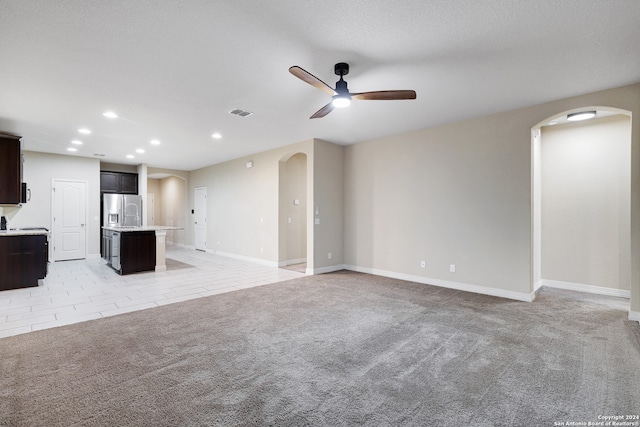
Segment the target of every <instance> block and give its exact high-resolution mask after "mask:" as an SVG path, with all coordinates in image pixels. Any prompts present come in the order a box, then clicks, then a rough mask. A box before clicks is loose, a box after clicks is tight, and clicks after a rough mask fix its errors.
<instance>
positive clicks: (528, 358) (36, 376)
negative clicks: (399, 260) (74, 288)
mask: <svg viewBox="0 0 640 427" xmlns="http://www.w3.org/2000/svg"><path fill="white" fill-rule="evenodd" d="M626 310H627V301H626V300H621V299H617V298H610V297H603V296H595V295H589V294H581V293H575V292H568V291H561V290H555V289H543V290H541V291H540V293H539V295H538V298H537V300H536V301H535V302H534V303H521V302H515V301H509V300H505V299H500V298H494V297H489V296H481V295H475V294H470V293H465V292H457V291H453V290H448V289H443V288H437V287H432V286H426V285H422V284H416V283H410V282H403V281H399V280H394V279H388V278H382V277H376V276H370V275H365V274H359V273H352V272H338V273H333V274H325V275H320V276H309V277H304V278H301V279H296V280H291V281H288V282H282V283H277V284H273V285H267V286H262V287H259V288H253V289H247V290H243V291H237V292H232V293H228V294H222V295H217V296H213V297H209V298H202V299H198V300H193V301H187V302H183V303H178V304H172V305H168V306H164V307H159V308H155V309H150V310H144V311H139V312H134V313H130V314H125V315H120V316H115V317H110V318H106V319H101V320H96V321H91V322H85V323H81V324H76V325H70V326H66V327H61V328H56V329H50V330H44V331H40V332H34V333H30V334H25V335H19V336H15V337H10V338H3V339H0V368H1V371H2V372H1V374H2V375H1V377H0V425H10V426H72V425H73V426H127V425H130V426H152V425H153V426H163V425H194V426H196V425H197V426H202V425H219V426H245V425H255V426H263V425H272V426H307V425H308V426H351V425H366V426H553V425H554V422H558V423H559V422H565V423H566V422H568V421H573V422H585V423H586V422H588V421H591V422H593V421H598V416H599V415H623V414H624V415H627V414H630V415H631V414H639V413H640V326H639V325H638V323H637V322H630V321H627V320H626V317H627V312H626ZM557 425H559V424H557Z"/></svg>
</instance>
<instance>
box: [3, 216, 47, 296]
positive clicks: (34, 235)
mask: <svg viewBox="0 0 640 427" xmlns="http://www.w3.org/2000/svg"><path fill="white" fill-rule="evenodd" d="M48 237H49V231H48V230H47V229H46V228H35V227H34V228H31V229H18V230H2V231H0V291H4V290H8V289H19V288H28V287H32V286H38V285H39V282H40V280H42V279H44V278H45V277H46V275H47V265H48V262H49V247H48Z"/></svg>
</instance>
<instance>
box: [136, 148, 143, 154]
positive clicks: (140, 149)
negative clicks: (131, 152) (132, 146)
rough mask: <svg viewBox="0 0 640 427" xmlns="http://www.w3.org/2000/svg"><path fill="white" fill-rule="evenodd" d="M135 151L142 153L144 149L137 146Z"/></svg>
mask: <svg viewBox="0 0 640 427" xmlns="http://www.w3.org/2000/svg"><path fill="white" fill-rule="evenodd" d="M136 153H139V154H142V153H144V150H143V149H142V148H137V149H136Z"/></svg>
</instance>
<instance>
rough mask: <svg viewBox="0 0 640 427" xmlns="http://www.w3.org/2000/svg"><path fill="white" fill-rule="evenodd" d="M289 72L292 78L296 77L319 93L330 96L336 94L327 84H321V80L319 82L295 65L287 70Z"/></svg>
mask: <svg viewBox="0 0 640 427" xmlns="http://www.w3.org/2000/svg"><path fill="white" fill-rule="evenodd" d="M289 72H290V73H291V74H293V75H294V76H296V77H297V78H299V79H300V80H302V81H304V82H307V83H309V84H310V85H311V86H313V87H316V88H318V89H320V90H321V91H323V92H326V93H328V94H329V95H331V96H333V95H335V94H336V91H335V90H333V88H332V87H331V86H329V85H328V84H326V83H325V82H323V81H322V80H320V79H319V78H317V77H316V76H314V75H313V74H311V73H310V72H308V71H305V70H303V69H302V68H300V67H298V66H297V65H294V66H293V67H291V68H289Z"/></svg>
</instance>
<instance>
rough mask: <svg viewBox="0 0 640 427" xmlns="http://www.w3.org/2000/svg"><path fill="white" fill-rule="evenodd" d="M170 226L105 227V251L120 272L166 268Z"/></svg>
mask: <svg viewBox="0 0 640 427" xmlns="http://www.w3.org/2000/svg"><path fill="white" fill-rule="evenodd" d="M169 230H182V228H181V227H170V226H157V225H156V226H141V227H135V226H105V227H102V254H103V258H104V259H105V260H106V261H107V263H108V264H109V265H110V266H111V267H112V268H113V269H114V270H116V271H117V272H118V273H119V274H123V275H124V274H131V273H138V272H142V271H166V270H167V264H166V235H167V231H169Z"/></svg>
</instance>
